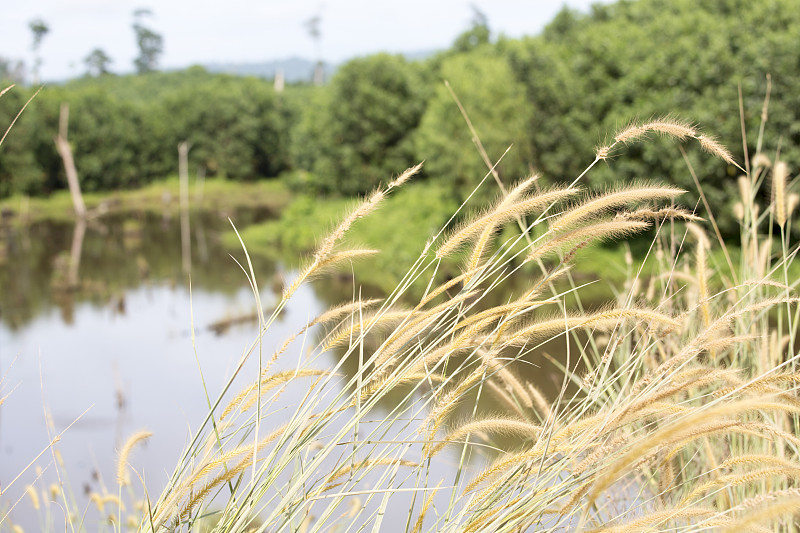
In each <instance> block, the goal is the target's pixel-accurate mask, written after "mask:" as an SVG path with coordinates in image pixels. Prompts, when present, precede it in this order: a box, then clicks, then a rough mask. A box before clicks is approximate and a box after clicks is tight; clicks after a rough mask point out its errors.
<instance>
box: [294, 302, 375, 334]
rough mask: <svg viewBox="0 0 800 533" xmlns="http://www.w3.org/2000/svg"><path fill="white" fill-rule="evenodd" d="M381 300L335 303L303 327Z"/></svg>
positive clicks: (368, 306) (339, 316) (370, 305)
mask: <svg viewBox="0 0 800 533" xmlns="http://www.w3.org/2000/svg"><path fill="white" fill-rule="evenodd" d="M382 301H383V300H382V299H381V298H372V299H369V300H356V301H354V302H349V303H345V304H340V305H336V306H334V307H331V308H329V309H328V310H327V311H325V312H324V313H322V314H321V315H319V316H318V317H316V318H315V319H314V320H312V321H311V322H309V323H308V326H306V327H305V328H303V329H308V328H309V327H312V326H315V325H317V324H325V323H327V322H332V321H334V320H338V319H339V318H341V317H343V316H348V315H350V314H352V313H355V312H356V311H362V310H364V309H368V308H370V307H372V306H373V305H376V304H379V303H380V302H382Z"/></svg>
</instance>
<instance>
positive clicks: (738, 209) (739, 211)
mask: <svg viewBox="0 0 800 533" xmlns="http://www.w3.org/2000/svg"><path fill="white" fill-rule="evenodd" d="M733 216H734V217H735V218H736V220H738V221H740V222H741V221H742V220H744V204H742V202H736V203H735V204H733Z"/></svg>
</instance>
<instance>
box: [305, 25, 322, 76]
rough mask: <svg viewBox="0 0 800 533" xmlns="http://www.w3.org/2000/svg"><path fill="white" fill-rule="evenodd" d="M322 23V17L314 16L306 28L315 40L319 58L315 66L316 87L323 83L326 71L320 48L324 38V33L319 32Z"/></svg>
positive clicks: (315, 48)
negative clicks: (321, 38) (321, 40)
mask: <svg viewBox="0 0 800 533" xmlns="http://www.w3.org/2000/svg"><path fill="white" fill-rule="evenodd" d="M320 22H322V17H321V16H320V15H314V16H313V17H311V18H310V19H308V20H307V21H306V22H305V24H304V26H305V27H306V30H308V34H309V35H310V36H311V38H312V39H313V40H314V50H315V55H316V56H317V62H316V64H315V65H314V85H317V86H320V85H322V82H323V77H324V71H323V65H322V50H321V48H320V37H322V33H321V32H320V30H319V25H320Z"/></svg>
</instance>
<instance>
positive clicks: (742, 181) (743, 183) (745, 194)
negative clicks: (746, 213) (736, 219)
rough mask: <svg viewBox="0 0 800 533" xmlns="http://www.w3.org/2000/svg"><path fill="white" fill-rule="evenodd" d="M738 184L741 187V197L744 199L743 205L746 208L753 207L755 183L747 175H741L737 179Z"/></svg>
mask: <svg viewBox="0 0 800 533" xmlns="http://www.w3.org/2000/svg"><path fill="white" fill-rule="evenodd" d="M736 184H737V185H738V186H739V197H740V198H741V199H742V204H743V205H744V206H745V207H748V208H749V207H751V204H752V203H753V187H752V185H753V182H752V180H750V177H749V176H747V175H741V176H739V177H738V178H737V180H736Z"/></svg>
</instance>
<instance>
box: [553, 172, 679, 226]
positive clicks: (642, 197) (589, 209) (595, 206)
mask: <svg viewBox="0 0 800 533" xmlns="http://www.w3.org/2000/svg"><path fill="white" fill-rule="evenodd" d="M685 192H686V191H685V190H683V189H679V188H677V187H671V186H663V185H653V184H648V183H634V184H633V185H631V186H628V187H622V188H619V189H616V190H612V191H609V192H607V193H604V194H600V195H598V196H595V197H592V198H589V199H587V200H584V201H583V202H581V203H580V204H578V205H576V206H574V207H572V208H569V209H567V210H566V212H565V213H564V214H562V215H560V216H558V217H557V218H555V219H554V220H553V221H552V222H551V223H550V228H551V229H552V230H553V231H556V232H558V231H563V230H565V229H567V228H570V227H572V226H575V225H576V224H579V223H581V222H584V221H586V220H589V219H592V218H594V217H596V216H598V215H602V214H604V213H608V212H609V211H611V210H612V209H614V208H616V207H620V206H624V205H630V204H632V203H635V202H643V201H652V200H655V199H673V198H675V197H676V196H679V195H681V194H684V193H685Z"/></svg>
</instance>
